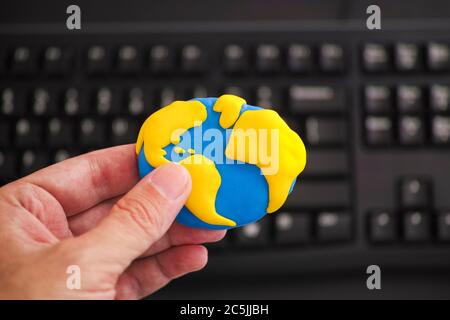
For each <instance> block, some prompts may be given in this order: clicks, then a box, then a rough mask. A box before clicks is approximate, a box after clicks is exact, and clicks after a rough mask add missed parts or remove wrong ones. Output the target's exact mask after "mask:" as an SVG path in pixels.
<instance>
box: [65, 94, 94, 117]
mask: <svg viewBox="0 0 450 320" xmlns="http://www.w3.org/2000/svg"><path fill="white" fill-rule="evenodd" d="M63 109H64V113H65V114H66V115H68V116H75V115H84V114H86V113H88V110H89V105H88V104H87V103H86V102H85V101H84V96H83V95H82V94H81V92H80V91H79V90H78V89H76V88H69V89H67V90H66V91H65V92H64V93H63Z"/></svg>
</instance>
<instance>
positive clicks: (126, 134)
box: [111, 118, 138, 145]
mask: <svg viewBox="0 0 450 320" xmlns="http://www.w3.org/2000/svg"><path fill="white" fill-rule="evenodd" d="M137 135H138V124H137V123H135V122H134V121H130V120H128V119H125V118H116V119H114V120H113V121H112V123H111V142H112V144H113V145H119V144H127V143H133V142H135V140H136V137H137Z"/></svg>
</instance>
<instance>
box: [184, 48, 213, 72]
mask: <svg viewBox="0 0 450 320" xmlns="http://www.w3.org/2000/svg"><path fill="white" fill-rule="evenodd" d="M207 62H208V61H207V57H206V53H205V52H204V50H203V49H202V48H200V47H199V46H197V45H187V46H185V47H184V48H183V49H182V50H181V69H182V70H183V71H184V72H186V73H202V72H204V71H205V69H206V65H207Z"/></svg>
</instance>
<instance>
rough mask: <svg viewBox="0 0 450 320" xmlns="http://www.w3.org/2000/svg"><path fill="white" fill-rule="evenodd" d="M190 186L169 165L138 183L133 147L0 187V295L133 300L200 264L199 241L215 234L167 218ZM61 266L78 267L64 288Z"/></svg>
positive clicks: (183, 175)
mask: <svg viewBox="0 0 450 320" xmlns="http://www.w3.org/2000/svg"><path fill="white" fill-rule="evenodd" d="M190 190H191V180H190V176H189V173H188V172H187V171H186V170H185V169H184V168H183V167H182V166H180V165H177V164H168V165H165V166H162V167H160V168H157V169H155V170H154V171H153V172H151V173H150V174H149V175H147V176H146V177H145V178H144V179H142V180H140V181H139V177H138V173H137V169H136V155H135V151H134V145H126V146H120V147H114V148H109V149H104V150H100V151H95V152H92V153H88V154H85V155H82V156H79V157H76V158H72V159H69V160H66V161H63V162H61V163H58V164H55V165H53V166H50V167H48V168H45V169H43V170H40V171H37V172H35V173H33V174H31V175H29V176H27V177H24V178H22V179H20V180H17V181H15V182H12V183H10V184H8V185H6V186H4V187H2V188H0V298H8V299H35V298H36V299H114V298H115V299H134V298H141V297H144V296H146V295H149V294H151V293H152V292H154V291H156V290H158V289H159V288H161V287H163V286H164V285H166V284H167V283H168V282H169V281H170V280H172V279H174V278H177V277H179V276H182V275H184V274H186V273H189V272H193V271H196V270H199V269H201V268H203V267H204V266H205V264H206V262H207V250H206V248H205V247H203V246H202V245H200V244H201V243H204V242H214V241H218V240H220V239H222V238H223V236H224V235H225V232H224V231H212V230H203V229H192V228H188V227H184V226H181V225H179V224H177V223H176V222H174V219H175V217H176V215H177V213H178V212H179V210H180V209H181V208H182V207H183V204H184V202H185V200H186V199H187V197H188V195H189V193H190ZM173 222H174V223H173ZM69 266H77V267H79V270H80V280H81V288H80V289H70V288H69V287H68V286H67V284H66V282H67V279H68V277H69V276H70V274H68V273H67V270H68V267H69Z"/></svg>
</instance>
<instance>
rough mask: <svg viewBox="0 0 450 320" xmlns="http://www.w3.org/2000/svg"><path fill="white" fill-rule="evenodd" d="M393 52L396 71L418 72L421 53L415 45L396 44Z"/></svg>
mask: <svg viewBox="0 0 450 320" xmlns="http://www.w3.org/2000/svg"><path fill="white" fill-rule="evenodd" d="M394 50H395V66H396V68H397V70H399V71H418V70H420V69H422V52H421V48H420V47H419V46H418V45H417V44H413V43H398V44H396V45H395V49H394Z"/></svg>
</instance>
